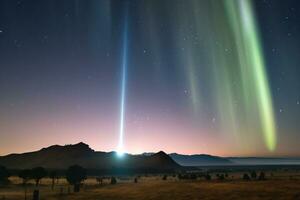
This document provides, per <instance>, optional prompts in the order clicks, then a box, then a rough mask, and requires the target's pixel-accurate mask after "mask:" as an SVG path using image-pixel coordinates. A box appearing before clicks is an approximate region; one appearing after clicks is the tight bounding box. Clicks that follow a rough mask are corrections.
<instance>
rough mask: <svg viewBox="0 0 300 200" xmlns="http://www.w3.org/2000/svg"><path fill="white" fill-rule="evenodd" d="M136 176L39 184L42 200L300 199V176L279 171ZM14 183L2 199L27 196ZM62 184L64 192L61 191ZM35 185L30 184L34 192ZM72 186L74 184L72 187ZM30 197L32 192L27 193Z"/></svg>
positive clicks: (2, 193) (17, 182) (1, 191)
mask: <svg viewBox="0 0 300 200" xmlns="http://www.w3.org/2000/svg"><path fill="white" fill-rule="evenodd" d="M132 179H133V177H130V178H124V179H122V180H119V182H118V184H117V185H109V184H108V180H106V181H105V184H104V185H102V186H99V185H98V184H97V183H96V180H95V178H89V179H88V180H86V181H85V185H84V186H83V188H82V190H81V192H79V193H76V194H74V193H72V192H71V193H70V194H68V188H69V186H68V185H67V184H66V182H65V180H60V182H59V183H58V184H57V185H56V187H55V190H54V191H51V186H50V183H51V180H50V179H44V180H43V181H42V185H41V186H40V193H41V200H56V199H61V200H67V199H70V200H86V199H91V200H97V199H100V200H179V199H182V200H185V199H188V200H194V199H195V200H196V199H201V200H202V199H270V200H271V199H272V200H273V199H284V200H285V199H300V180H299V179H297V178H295V179H290V175H288V176H287V175H286V176H284V175H282V174H281V175H280V176H277V177H273V178H272V179H269V180H266V181H243V180H239V179H234V180H227V181H222V182H220V181H216V180H212V181H204V180H197V181H179V180H176V179H174V178H172V179H169V180H167V181H162V180H161V177H154V176H153V177H143V178H141V179H139V182H138V183H137V184H135V183H133V181H132ZM11 180H12V182H13V184H11V185H9V186H7V187H4V188H0V200H2V199H1V198H2V197H3V196H5V200H13V199H16V200H17V199H18V200H19V199H24V190H23V187H22V186H21V185H20V180H19V179H18V178H12V179H11ZM61 188H63V193H64V194H63V195H61V194H60V191H61ZM33 189H34V186H33V185H31V186H29V193H30V194H31V193H32V191H33ZM70 190H71V188H70ZM28 199H31V195H28Z"/></svg>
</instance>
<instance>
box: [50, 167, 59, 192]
mask: <svg viewBox="0 0 300 200" xmlns="http://www.w3.org/2000/svg"><path fill="white" fill-rule="evenodd" d="M57 177H58V175H57V171H51V172H50V173H49V178H51V179H52V184H51V190H53V189H54V184H55V179H57Z"/></svg>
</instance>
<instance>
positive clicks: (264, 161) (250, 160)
mask: <svg viewBox="0 0 300 200" xmlns="http://www.w3.org/2000/svg"><path fill="white" fill-rule="evenodd" d="M226 159H228V160H230V161H232V162H233V163H234V164H235V165H300V158H297V157H296V158H288V157H281V158H280V157H277V158H272V157H228V158H226Z"/></svg>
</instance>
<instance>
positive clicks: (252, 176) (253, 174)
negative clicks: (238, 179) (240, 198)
mask: <svg viewBox="0 0 300 200" xmlns="http://www.w3.org/2000/svg"><path fill="white" fill-rule="evenodd" d="M251 178H252V179H256V178H257V174H256V171H252V172H251Z"/></svg>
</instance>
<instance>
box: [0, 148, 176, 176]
mask: <svg viewBox="0 0 300 200" xmlns="http://www.w3.org/2000/svg"><path fill="white" fill-rule="evenodd" d="M75 164H77V165H80V166H82V167H85V168H87V169H92V170H102V171H107V172H110V171H112V170H119V171H120V170H126V171H167V170H176V169H179V168H180V167H181V166H180V165H179V164H177V163H176V162H175V161H173V159H172V158H170V157H169V156H168V155H167V154H166V153H164V152H162V151H160V152H158V153H155V154H153V155H151V156H144V155H130V154H124V155H123V156H122V157H120V156H118V155H117V153H116V152H97V151H94V150H93V149H91V148H90V147H89V146H88V145H87V144H84V143H78V144H75V145H65V146H60V145H53V146H50V147H48V148H43V149H41V150H39V151H35V152H29V153H22V154H10V155H7V156H2V157H0V165H2V166H5V167H7V168H10V169H27V168H33V167H37V166H41V167H44V168H47V169H67V168H68V167H69V166H71V165H75Z"/></svg>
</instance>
